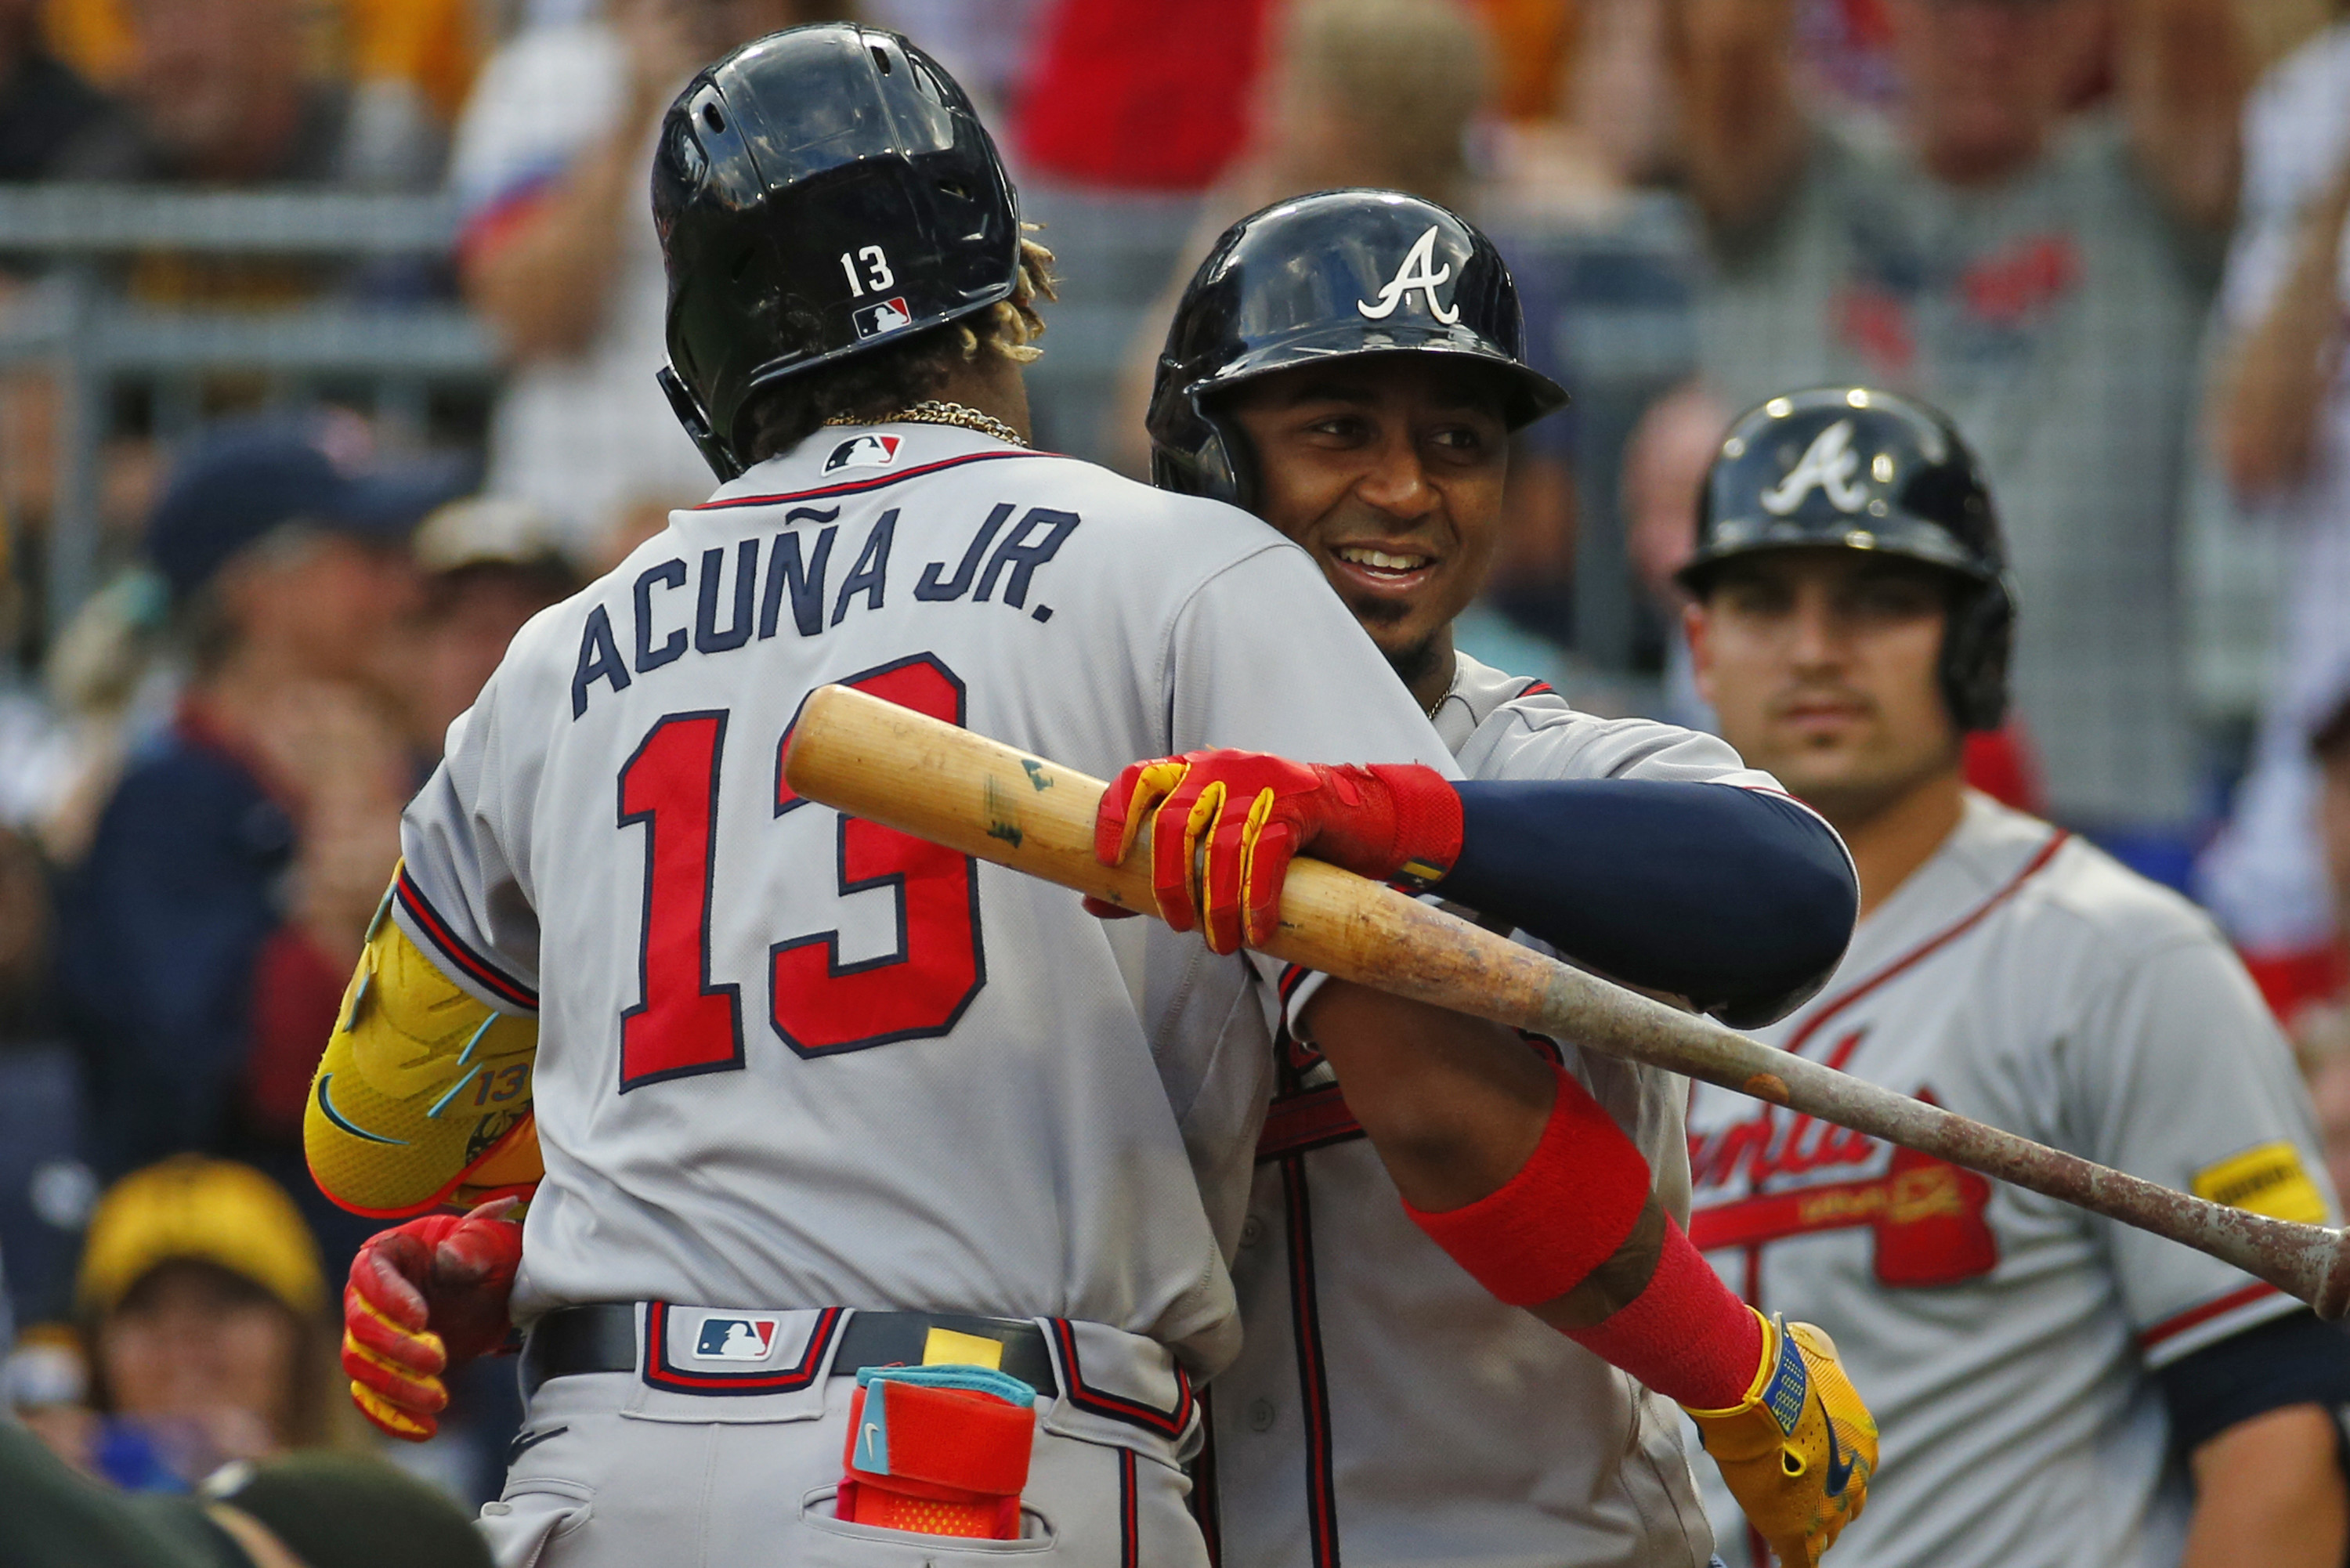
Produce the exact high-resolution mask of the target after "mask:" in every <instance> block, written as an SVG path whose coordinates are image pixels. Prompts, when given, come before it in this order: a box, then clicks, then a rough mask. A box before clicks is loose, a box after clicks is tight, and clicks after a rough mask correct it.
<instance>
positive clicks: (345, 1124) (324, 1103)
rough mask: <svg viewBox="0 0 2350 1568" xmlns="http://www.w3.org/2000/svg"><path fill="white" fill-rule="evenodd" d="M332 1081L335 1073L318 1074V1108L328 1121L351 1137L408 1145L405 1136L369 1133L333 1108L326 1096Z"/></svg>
mask: <svg viewBox="0 0 2350 1568" xmlns="http://www.w3.org/2000/svg"><path fill="white" fill-rule="evenodd" d="M334 1081H335V1075H333V1074H332V1073H321V1074H319V1075H318V1109H319V1110H320V1111H322V1112H324V1113H325V1115H326V1117H327V1119H328V1121H330V1122H332V1123H334V1124H335V1125H336V1126H337V1127H340V1128H342V1129H343V1130H344V1131H345V1132H347V1133H348V1134H350V1135H351V1136H352V1137H360V1138H365V1139H367V1141H368V1142H369V1143H388V1144H394V1145H397V1146H398V1147H401V1148H405V1147H408V1140H407V1139H406V1138H404V1137H384V1136H383V1135H382V1134H381V1133H371V1132H369V1131H368V1130H367V1128H365V1127H361V1126H359V1124H358V1123H357V1122H355V1121H353V1120H351V1119H350V1118H349V1117H348V1116H345V1115H343V1113H342V1112H340V1111H338V1110H337V1109H335V1102H334V1101H332V1100H330V1099H328V1097H327V1085H329V1084H332V1083H333V1082H334Z"/></svg>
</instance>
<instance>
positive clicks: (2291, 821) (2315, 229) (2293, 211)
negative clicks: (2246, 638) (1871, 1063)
mask: <svg viewBox="0 0 2350 1568" xmlns="http://www.w3.org/2000/svg"><path fill="white" fill-rule="evenodd" d="M2336 11H2337V14H2340V13H2342V12H2345V11H2350V7H2345V6H2337V7H2336ZM2345 231H2350V20H2337V21H2336V22H2335V23H2334V26H2331V27H2329V28H2327V29H2326V30H2325V31H2324V32H2322V33H2320V34H2319V35H2318V36H2316V37H2315V38H2314V39H2312V40H2311V41H2310V42H2309V43H2307V44H2306V45H2304V46H2303V47H2302V48H2301V49H2300V50H2299V51H2297V52H2296V53H2294V54H2293V55H2292V56H2290V57H2287V58H2286V59H2285V60H2284V61H2283V62H2282V63H2281V64H2280V65H2278V66H2277V67H2275V68H2274V69H2273V70H2272V71H2271V72H2270V73H2269V74H2268V76H2267V77H2266V78H2264V79H2263V80H2262V83H2261V85H2260V88H2259V90H2258V91H2256V92H2255V93H2254V94H2253V96H2252V99H2251V103H2250V104H2249V105H2248V106H2247V107H2246V109H2245V111H2244V212H2243V217H2242V219H2241V223H2239V225H2238V228H2237V232H2236V243H2235V245H2234V248H2233V249H2232V250H2231V251H2230V254H2229V258H2228V275H2227V282H2226V285H2225V286H2224V287H2223V288H2222V289H2221V291H2220V310H2219V326H2220V331H2219V336H2220V351H2219V354H2218V356H2217V366H2218V369H2217V374H2216V376H2215V379H2214V384H2213V389H2212V399H2211V425H2212V430H2213V434H2214V436H2215V439H2216V442H2217V446H2218V455H2219V458H2220V465H2221V467H2222V468H2223V470H2224V471H2225V472H2226V473H2227V476H2228V478H2229V480H2230V483H2231V485H2232V487H2233V489H2234V491H2235V493H2236V495H2237V496H2238V498H2239V500H2240V501H2241V504H2242V506H2243V508H2244V510H2245V511H2246V513H2247V514H2249V515H2248V517H2247V519H2246V521H2247V522H2251V523H2257V524H2265V525H2268V526H2271V527H2274V528H2278V529H2282V530H2283V531H2285V532H2286V534H2287V535H2288V537H2289V544H2288V550H2289V556H2288V559H2289V560H2290V562H2291V569H2290V571H2289V572H2288V574H2287V576H2286V585H2285V587H2284V591H2283V594H2282V597H2281V600H2280V602H2279V604H2278V607H2277V615H2276V630H2275V633H2274V653H2273V655H2272V664H2271V675H2270V686H2269V691H2268V693H2267V697H2266V700H2265V702H2264V704H2263V712H2262V720H2261V728H2260V732H2259V737H2258V739H2257V740H2256V742H2254V752H2253V757H2252V765H2251V771H2250V773H2249V774H2248V775H2247V776H2246V778H2245V780H2244V782H2243V784H2242V785H2241V788H2240V789H2239V791H2238V792H2237V795H2236V801H2235V806H2234V814H2233V816H2232V818H2231V820H2230V823H2229V825H2228V826H2227V827H2226V828H2225V829H2224V830H2223V831H2222V833H2221V835H2220V838H2219V840H2218V841H2217V842H2216V843H2215V844H2214V845H2213V846H2212V847H2211V849H2210V851H2208V852H2207V853H2206V855H2205V857H2204V858H2203V862H2202V864H2201V866H2200V867H2199V870H2200V871H2201V872H2202V886H2201V888H2200V889H2199V890H2200V891H2201V892H2202V894H2203V896H2204V898H2205V899H2206V901H2207V902H2209V903H2210V906H2211V909H2212V911H2213V913H2215V914H2216V915H2218V916H2219V918H2220V923H2221V924H2222V925H2223V926H2225V927H2226V928H2227V929H2228V932H2229V935H2230V936H2231V937H2233V938H2234V939H2235V940H2236V943H2237V945H2238V946H2239V947H2241V949H2243V950H2244V955H2245V961H2246V962H2247V963H2248V964H2249V965H2250V966H2251V970H2252V973H2253V975H2254V977H2255V978H2256V979H2258V980H2259V981H2261V983H2262V989H2263V990H2264V991H2266V992H2268V994H2269V999H2270V1002H2271V1003H2272V1005H2274V1006H2275V1007H2276V1008H2277V1009H2278V1012H2279V1013H2280V1014H2281V1015H2283V1016H2285V1017H2287V1018H2288V1020H2289V1019H2290V1017H2291V1015H2292V1013H2293V1012H2294V1011H2295V1010H2296V1008H2297V1006H2298V1004H2299V1003H2300V1002H2302V1001H2303V1000H2305V999H2307V998H2309V997H2310V996H2312V995H2314V994H2317V993H2320V992H2324V991H2328V990H2331V989H2333V988H2334V986H2335V984H2337V983H2338V981H2339V978H2340V977H2339V971H2338V966H2339V963H2340V958H2341V950H2340V948H2339V946H2338V944H2337V941H2336V938H2335V924H2334V909H2333V907H2332V906H2331V904H2330V902H2329V899H2328V898H2327V889H2326V886H2325V881H2324V875H2323V873H2322V869H2321V867H2322V860H2321V857H2320V856H2319V854H2318V849H2317V842H2316V838H2315V826H2314V823H2315V803H2316V800H2317V796H2318V789H2319V785H2318V774H2317V769H2316V767H2315V765H2314V762H2313V761H2312V758H2311V756H2310V753H2309V749H2308V742H2307V737H2308V735H2309V734H2310V732H2311V731H2312V730H2313V729H2314V728H2316V727H2318V726H2320V725H2322V724H2323V723H2324V721H2325V719H2326V717H2327V716H2328V710H2329V709H2330V708H2331V707H2332V705H2333V704H2334V702H2335V701H2338V700H2339V697H2340V691H2339V686H2338V683H2339V681H2340V672H2341V671H2342V670H2344V669H2345V668H2350V368H2345V362H2344V354H2343V347H2344V322H2345V311H2350V282H2345V275H2344V262H2345V244H2344V239H2345Z"/></svg>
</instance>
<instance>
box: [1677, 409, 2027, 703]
mask: <svg viewBox="0 0 2350 1568" xmlns="http://www.w3.org/2000/svg"><path fill="white" fill-rule="evenodd" d="M1823 545H1825V546H1829V547H1833V548H1837V549H1846V550H1873V551H1877V552H1879V553H1881V554H1884V555H1890V556H1906V557H1908V559H1910V560H1914V561H1923V562H1925V563H1927V564H1928V565H1929V566H1939V567H1940V568H1941V569H1942V570H1944V571H1946V572H1948V573H1950V574H1951V575H1952V576H1954V577H1955V578H1956V579H1957V580H1958V582H1959V584H1960V591H1959V595H1958V597H1957V598H1956V599H1955V600H1954V602H1953V603H1952V605H1951V608H1950V629H1949V631H1948V632H1947V633H1945V635H1944V637H1943V639H1942V663H1941V680H1942V695H1943V696H1944V698H1945V699H1946V700H1947V701H1949V703H1950V712H1951V714H1952V715H1953V716H1954V717H1955V718H1956V719H1957V720H1958V722H1959V725H1960V728H1962V729H1968V730H1995V729H1997V728H1998V727H1999V722H2000V720H2001V718H2002V716H2003V715H2004V714H2005V712H2006V711H2007V661H2008V650H2009V646H2010V644H2011V642H2012V640H2013V637H2014V628H2015V589H2014V586H2013V584H2012V581H2011V579H2010V578H2009V576H2008V568H2007V545H2006V543H2005V542H2004V541H2003V540H2002V538H2001V536H2000V531H1999V514H1998V513H1997V512H1996V511H1995V510H1994V509H1993V508H1992V506H1991V490H1990V487H1989V486H1988V485H1987V484H1986V483H1984V481H1983V473H1982V465H1981V463H1980V462H1977V461H1976V459H1975V455H1974V453H1973V452H1971V451H1970V450H1969V449H1968V447H1967V443H1966V441H1965V439H1964V438H1962V437H1961V436H1960V434H1959V431H1958V427H1957V426H1956V425H1954V424H1952V423H1951V422H1950V418H1949V416H1947V415H1945V414H1943V413H1942V412H1941V411H1940V410H1937V409H1933V408H1929V406H1927V405H1926V404H1924V403H1921V402H1918V400H1915V399H1911V398H1905V397H1903V396H1901V395H1900V394H1898V393H1897V392H1886V391H1879V390H1877V389H1875V388H1872V387H1818V388H1814V389H1810V390H1807V391H1801V392H1790V393H1787V394H1786V395H1785V396H1783V397H1777V398H1773V399H1772V400H1770V401H1769V402H1767V403H1764V404H1763V405H1762V406H1761V407H1759V408H1755V409H1752V410H1748V411H1747V412H1746V413H1744V414H1742V415H1741V416H1740V417H1739V419H1738V420H1737V421H1736V422H1735V423H1734V424H1732V425H1731V428H1730V434H1729V435H1728V436H1727V437H1726V438H1724V439H1723V441H1722V443H1721V453H1720V455H1718V456H1717V457H1715V459H1714V461H1713V466H1712V468H1711V469H1710V470H1708V471H1707V473H1706V479H1705V492H1704V495H1703V497H1702V499H1701V500H1700V504H1699V512H1698V529H1697V554H1696V555H1695V556H1692V557H1691V558H1690V563H1689V565H1687V566H1683V567H1682V568H1681V569H1680V573H1679V577H1680V582H1681V585H1682V587H1686V588H1688V589H1689V590H1690V592H1692V593H1698V594H1702V593H1703V592H1704V591H1705V589H1706V587H1707V585H1708V583H1709V582H1710V580H1711V577H1712V576H1713V574H1714V571H1715V569H1716V568H1717V567H1718V566H1720V565H1721V563H1722V562H1724V561H1729V560H1735V559H1737V558H1738V557H1740V556H1751V555H1753V554H1754V553H1756V552H1757V551H1762V550H1787V549H1797V548H1817V547H1820V546H1823Z"/></svg>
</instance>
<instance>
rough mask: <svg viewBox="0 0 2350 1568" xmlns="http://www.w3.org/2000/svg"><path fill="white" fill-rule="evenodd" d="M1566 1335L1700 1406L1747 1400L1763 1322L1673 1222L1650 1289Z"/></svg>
mask: <svg viewBox="0 0 2350 1568" xmlns="http://www.w3.org/2000/svg"><path fill="white" fill-rule="evenodd" d="M1567 1337H1568V1338H1569V1339H1572V1340H1573V1341H1575V1344H1577V1345H1581V1346H1583V1348H1584V1349H1586V1350H1587V1351H1589V1352H1591V1354H1593V1355H1596V1356H1598V1357H1599V1358H1600V1359H1601V1360H1602V1361H1605V1362H1607V1363H1608V1364H1609V1365H1610V1366H1620V1367H1622V1368H1623V1369H1624V1370H1625V1371H1627V1372H1628V1373H1630V1374H1631V1375H1632V1376H1635V1377H1637V1378H1638V1379H1639V1380H1640V1381H1641V1382H1643V1383H1645V1384H1647V1385H1648V1386H1649V1387H1651V1388H1653V1389H1655V1390H1656V1391H1657V1392H1658V1393H1659V1394H1662V1395H1663V1396H1665V1397H1667V1398H1669V1399H1674V1400H1678V1401H1679V1402H1680V1403H1681V1404H1683V1405H1687V1406H1689V1407H1690V1408H1692V1409H1697V1410H1727V1409H1729V1408H1730V1407H1731V1406H1733V1405H1738V1404H1741V1403H1742V1402H1744V1400H1745V1398H1746V1391H1747V1389H1748V1388H1749V1387H1751V1386H1752V1385H1753V1382H1754V1373H1755V1369H1756V1368H1757V1367H1759V1366H1762V1364H1763V1324H1762V1323H1761V1322H1760V1321H1759V1320H1758V1319H1757V1318H1756V1317H1755V1315H1754V1314H1752V1313H1751V1312H1749V1311H1747V1310H1746V1306H1745V1303H1742V1302H1741V1301H1740V1300H1739V1299H1738V1298H1737V1297H1736V1296H1734V1295H1731V1293H1730V1289H1729V1287H1728V1286H1726V1285H1724V1284H1723V1283H1722V1282H1721V1276H1720V1275H1719V1274H1717V1273H1715V1272H1713V1269H1712V1267H1711V1265H1710V1264H1708V1263H1707V1262H1706V1261H1705V1257H1704V1255H1703V1254H1702V1253H1700V1251H1698V1250H1697V1249H1696V1248H1695V1247H1694V1246H1692V1245H1690V1239H1689V1238H1688V1237H1687V1236H1686V1235H1684V1234H1682V1232H1681V1228H1680V1227H1679V1226H1678V1225H1676V1224H1674V1223H1672V1221H1671V1220H1667V1221H1666V1222H1665V1247H1664V1252H1663V1254H1662V1256H1660V1257H1659V1259H1658V1262H1657V1272H1656V1273H1655V1274H1653V1275H1651V1276H1650V1277H1649V1280H1648V1289H1647V1290H1645V1291H1642V1292H1641V1293H1639V1294H1638V1295H1637V1296H1635V1297H1633V1298H1632V1300H1631V1301H1630V1303H1627V1305H1625V1306H1624V1307H1622V1308H1621V1309H1620V1310H1618V1311H1617V1312H1616V1313H1615V1314H1612V1315H1611V1316H1609V1317H1608V1318H1607V1320H1606V1321H1605V1322H1603V1323H1601V1324H1597V1325H1596V1327H1592V1328H1586V1329H1575V1330H1570V1331H1569V1332H1568V1334H1567Z"/></svg>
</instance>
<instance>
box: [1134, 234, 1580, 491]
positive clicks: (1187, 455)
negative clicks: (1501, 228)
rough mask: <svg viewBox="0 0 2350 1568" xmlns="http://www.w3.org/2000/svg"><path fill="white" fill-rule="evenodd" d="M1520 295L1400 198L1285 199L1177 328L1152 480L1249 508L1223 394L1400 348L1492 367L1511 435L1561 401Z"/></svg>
mask: <svg viewBox="0 0 2350 1568" xmlns="http://www.w3.org/2000/svg"><path fill="white" fill-rule="evenodd" d="M1524 339H1525V327H1524V323H1523V318H1522V317H1521V316H1520V314H1519V310H1518V289H1517V285H1516V284H1515V283H1514V282H1513V281H1512V279H1511V277H1510V269H1509V267H1508V266H1507V265H1503V261H1502V255H1501V253H1500V252H1499V251H1497V250H1495V249H1494V248H1493V243H1492V241H1491V240H1489V239H1487V238H1486V237H1485V236H1484V235H1483V234H1481V233H1479V232H1478V230H1477V228H1476V226H1475V225H1474V224H1472V223H1470V222H1468V220H1466V219H1464V218H1462V217H1461V216H1460V215H1459V214H1457V213H1452V212H1450V211H1448V210H1447V209H1445V208H1443V207H1440V206H1438V205H1437V204H1436V203H1435V202H1430V201H1425V200H1422V199H1421V198H1420V197H1418V196H1408V195H1405V194H1404V193H1403V192H1399V191H1322V192H1316V193H1315V194H1313V195H1311V196H1295V197H1292V198H1290V199H1289V200H1288V201H1285V202H1275V203H1274V204H1273V205H1272V206H1270V207H1267V208H1265V209H1264V210H1263V211H1262V212H1260V213H1253V214H1252V215H1250V216H1248V217H1245V218H1243V219H1242V220H1241V221H1240V222H1239V223H1234V224H1233V225H1232V227H1231V228H1229V229H1226V230H1225V231H1224V233H1223V235H1222V238H1220V239H1218V240H1217V241H1216V244H1215V248H1214V249H1213V250H1211V251H1210V252H1209V253H1208V259H1207V260H1205V261H1203V262H1201V264H1200V270H1199V271H1198V272H1196V273H1194V274H1192V275H1191V286H1189V287H1187V288H1186V289H1185V290H1184V291H1183V300H1182V303H1181V304H1180V306H1177V307H1176V311H1175V320H1174V323H1173V325H1172V326H1170V327H1169V328H1168V331H1167V347H1166V348H1165V349H1164V350H1163V351H1162V352H1161V353H1160V355H1159V376H1158V380H1157V383H1156V385H1155V387H1154V388H1153V389H1152V392H1151V398H1150V417H1149V427H1150V444H1151V463H1150V467H1151V478H1152V480H1153V481H1154V482H1155V483H1158V484H1159V486H1160V487H1162V488H1164V489H1168V490H1176V491H1181V492H1183V493H1186V494H1191V495H1208V496H1212V497H1214V498H1215V499H1217V500H1219V501H1230V502H1232V503H1234V504H1239V505H1243V506H1245V505H1247V504H1250V502H1251V501H1252V500H1253V497H1254V492H1255V485H1256V475H1255V472H1254V460H1253V457H1252V455H1251V454H1250V452H1249V451H1248V447H1247V443H1246V442H1245V441H1243V439H1242V437H1241V433H1240V429H1239V427H1238V425H1236V424H1235V423H1233V422H1232V421H1230V420H1228V419H1226V418H1224V417H1223V416H1222V413H1221V411H1220V410H1219V408H1218V400H1219V397H1220V395H1221V394H1222V393H1224V392H1226V391H1228V390H1230V389H1232V387H1233V386H1234V385H1235V384H1237V383H1239V382H1242V381H1245V380H1247V379H1250V378H1252V377H1255V376H1262V375H1265V374H1268V373H1269V372H1272V371H1274V370H1284V369H1289V368H1291V367H1292V366H1295V365H1304V364H1309V363H1314V362H1317V361H1329V360H1335V359H1344V358H1357V357H1359V356H1362V355H1367V354H1389V353H1395V352H1398V351H1409V352H1413V353H1431V354H1447V355H1452V356H1456V357H1458V358H1461V359H1463V360H1466V361H1468V362H1471V363H1474V364H1478V365H1481V366H1485V367H1490V368H1491V369H1492V373H1493V374H1494V375H1495V376H1496V377H1497V378H1498V379H1500V381H1501V383H1502V387H1503V415H1504V417H1505V418H1506V419H1507V420H1508V421H1509V424H1510V427H1511V428H1512V429H1513V430H1514V429H1516V428H1517V427H1518V426H1520V425H1523V424H1525V423H1527V422H1528V421H1533V420H1536V419H1540V418H1541V417H1542V416H1543V415H1544V414H1546V413H1549V412H1551V411H1552V410H1555V409H1556V408H1558V407H1559V406H1560V405H1562V404H1564V403H1565V401H1566V393H1565V391H1564V390H1563V389H1561V388H1560V387H1559V385H1558V383H1557V382H1555V381H1553V380H1552V379H1550V378H1549V377H1547V376H1544V375H1543V374H1541V373H1540V372H1538V371H1536V370H1534V369H1531V368H1530V367H1528V366H1527V364H1526V363H1525V341H1524Z"/></svg>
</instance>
